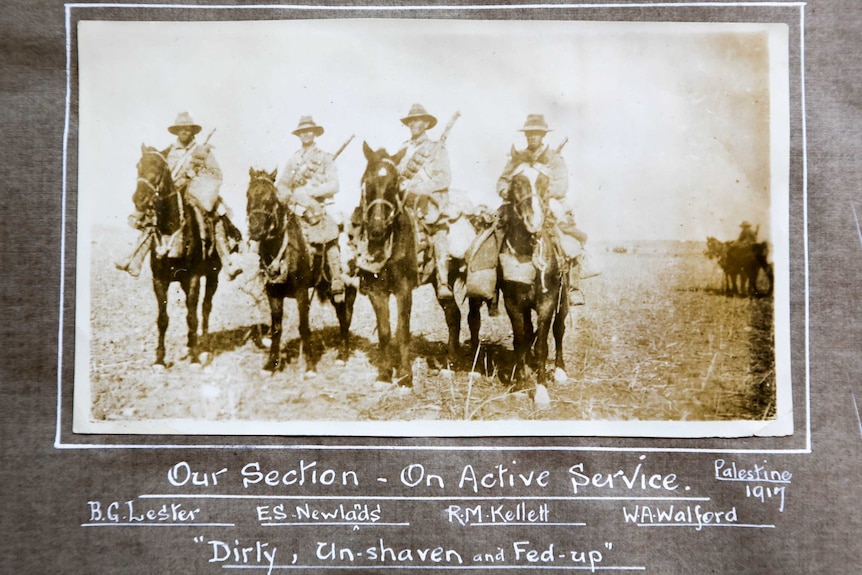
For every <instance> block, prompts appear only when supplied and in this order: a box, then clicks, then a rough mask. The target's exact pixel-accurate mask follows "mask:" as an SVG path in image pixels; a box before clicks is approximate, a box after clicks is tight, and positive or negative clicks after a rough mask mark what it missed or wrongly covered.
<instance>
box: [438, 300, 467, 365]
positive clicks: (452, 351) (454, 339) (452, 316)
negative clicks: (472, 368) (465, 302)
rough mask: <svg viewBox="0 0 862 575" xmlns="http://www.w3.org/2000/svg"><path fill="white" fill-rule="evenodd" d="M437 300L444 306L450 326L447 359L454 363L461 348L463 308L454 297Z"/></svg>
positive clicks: (447, 322)
mask: <svg viewBox="0 0 862 575" xmlns="http://www.w3.org/2000/svg"><path fill="white" fill-rule="evenodd" d="M437 302H438V303H439V304H440V307H442V308H443V313H444V314H445V315H446V325H447V326H448V327H449V343H448V345H447V348H446V352H447V354H448V358H447V360H448V362H449V364H454V363H455V362H456V361H457V359H458V351H459V349H460V348H461V309H460V308H459V307H458V304H457V303H456V302H455V300H454V299H444V300H440V299H438V300H437Z"/></svg>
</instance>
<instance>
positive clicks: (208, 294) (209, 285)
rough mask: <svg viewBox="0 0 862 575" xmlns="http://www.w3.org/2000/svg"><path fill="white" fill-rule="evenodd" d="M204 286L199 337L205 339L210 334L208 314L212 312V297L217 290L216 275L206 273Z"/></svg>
mask: <svg viewBox="0 0 862 575" xmlns="http://www.w3.org/2000/svg"><path fill="white" fill-rule="evenodd" d="M204 277H205V278H206V280H205V284H204V301H203V303H202V304H201V337H203V338H206V337H207V335H209V332H210V314H211V313H212V310H213V297H214V296H215V292H216V290H217V289H218V274H217V273H207V274H206V275H205V276H204Z"/></svg>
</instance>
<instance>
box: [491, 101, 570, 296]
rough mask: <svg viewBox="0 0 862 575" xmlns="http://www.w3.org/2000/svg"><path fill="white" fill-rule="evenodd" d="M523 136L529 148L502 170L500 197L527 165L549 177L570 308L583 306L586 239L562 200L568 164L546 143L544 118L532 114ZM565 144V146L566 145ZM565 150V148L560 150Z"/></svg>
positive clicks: (550, 204)
mask: <svg viewBox="0 0 862 575" xmlns="http://www.w3.org/2000/svg"><path fill="white" fill-rule="evenodd" d="M520 131H521V132H523V133H524V136H525V137H526V139H527V148H526V149H525V150H522V151H515V150H514V149H513V150H512V153H511V154H510V156H509V161H508V162H507V163H506V166H505V167H504V168H503V173H502V174H501V175H500V178H499V179H498V180H497V193H498V194H500V196H502V197H503V199H504V201H505V199H506V194H507V193H508V190H509V186H510V185H511V183H512V177H513V175H514V174H515V172H516V170H517V168H518V167H519V166H520V165H521V164H523V163H524V161H525V159H526V161H527V162H528V163H529V164H530V165H531V166H533V167H534V168H537V169H538V170H539V171H540V172H542V173H543V174H545V175H546V176H547V177H548V188H547V191H546V197H545V198H544V199H545V200H546V201H547V202H548V207H549V208H550V213H551V214H552V215H553V223H554V226H555V228H556V229H557V230H558V232H559V233H558V234H557V235H558V239H559V246H560V249H561V250H562V251H563V253H564V254H565V257H566V259H567V260H568V262H569V266H570V273H569V305H572V306H576V305H583V304H584V296H583V293H581V290H580V279H581V265H580V260H581V257H582V255H583V246H584V244H585V243H586V241H587V235H586V233H584V232H583V231H581V230H580V229H578V227H577V226H576V225H575V220H574V217H573V214H572V210H571V209H570V208H569V207H567V206H566V205H565V204H564V203H563V200H564V199H565V197H566V193H567V192H568V188H569V176H568V171H567V169H566V162H565V161H564V160H563V157H562V156H561V155H560V149H557V150H553V149H551V148H550V147H548V145H547V144H546V143H544V138H545V135H546V134H547V133H548V132H550V131H551V129H550V128H548V124H547V123H546V122H545V117H544V115H542V114H529V115H528V116H527V121H526V122H525V123H524V127H523V128H521V130H520ZM564 143H565V142H564ZM560 147H561V148H562V146H560Z"/></svg>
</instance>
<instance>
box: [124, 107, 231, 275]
mask: <svg viewBox="0 0 862 575" xmlns="http://www.w3.org/2000/svg"><path fill="white" fill-rule="evenodd" d="M200 131H201V126H199V125H198V124H196V123H195V122H194V120H192V117H191V116H190V115H189V113H188V112H181V113H180V114H178V115H177V118H176V121H175V122H174V123H173V125H171V126H169V127H168V132H170V133H171V134H173V135H175V136H176V137H177V139H176V141H175V142H174V143H173V144H171V146H170V147H169V148H167V149H166V150H163V151H162V152H161V154H162V156H163V157H164V158H165V160H166V161H167V164H168V167H169V168H170V170H171V176H172V179H173V181H174V186H175V187H176V189H177V190H178V191H180V192H181V193H183V194H185V196H186V197H187V198H188V200H189V202H190V203H191V205H192V207H193V210H192V211H193V212H194V215H195V218H196V219H197V223H198V229H199V230H200V234H201V240H202V244H203V245H204V246H207V245H210V242H208V241H207V238H208V237H211V238H212V244H214V245H215V249H216V252H217V253H218V255H219V259H220V260H221V263H222V266H223V268H224V270H225V273H226V274H227V276H228V279H229V280H233V279H234V278H235V277H236V276H238V275H239V274H240V273H242V269H241V268H240V267H239V266H237V265H236V264H235V263H234V262H233V261H232V248H231V245H230V243H229V239H228V235H230V236H231V237H232V238H236V237H237V236H238V230H237V229H236V227H235V226H234V225H233V223H231V221H230V218H229V209H228V208H227V206H226V205H225V204H224V202H223V201H222V199H221V196H220V195H219V188H220V187H221V183H222V172H221V168H220V167H219V164H218V162H217V161H216V159H215V156H214V155H213V153H212V146H211V145H210V144H209V137H208V138H207V140H206V141H205V142H203V143H199V142H197V141H196V140H195V136H196V135H197V134H199V133H200ZM210 136H212V133H210ZM149 218H150V215H148V214H141V213H134V214H132V215H131V216H130V217H129V223H130V225H132V226H133V227H135V228H137V229H140V230H142V233H141V236H140V239H139V241H138V244H137V247H136V248H135V250H134V251H133V253H132V254H131V255H130V256H128V257H126V258H124V259H122V260H120V261H118V262H116V263H115V265H116V267H117V269H119V270H122V271H125V272H128V273H129V274H130V275H132V276H133V277H138V275H139V274H140V273H141V266H142V265H143V261H144V258H145V257H146V255H147V252H148V251H149V247H150V242H151V241H152V234H151V233H150V230H149V226H151V225H152V222H150V221H149ZM210 249H211V248H210Z"/></svg>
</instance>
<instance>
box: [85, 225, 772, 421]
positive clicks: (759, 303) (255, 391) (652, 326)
mask: <svg viewBox="0 0 862 575" xmlns="http://www.w3.org/2000/svg"><path fill="white" fill-rule="evenodd" d="M134 238H135V232H134V231H133V230H130V229H120V228H108V227H97V228H95V229H94V231H93V234H92V236H91V238H90V244H89V246H88V247H89V248H90V253H89V257H90V263H91V267H92V273H91V280H90V286H91V287H90V289H91V293H90V308H89V310H87V309H86V308H83V309H81V308H79V309H78V312H77V313H78V314H82V313H83V314H87V313H89V325H90V341H89V349H90V368H89V384H90V399H91V402H90V410H91V418H92V419H93V420H96V421H140V420H160V419H175V418H179V419H188V418H191V419H201V420H207V421H222V420H238V421H245V420H254V421H304V420H344V421H401V420H418V419H422V420H428V419H431V420H498V419H540V420H578V421H583V420H670V421H683V420H685V421H721V420H737V419H748V420H754V419H768V418H771V417H773V416H774V412H775V397H776V396H775V393H776V392H775V369H774V367H775V358H774V344H773V341H774V333H773V331H774V330H773V301H772V298H771V297H764V298H758V299H751V298H747V297H729V296H726V295H724V294H723V293H721V291H720V289H721V287H722V285H723V283H722V282H723V279H722V274H721V272H720V270H719V269H718V266H717V265H716V263H715V262H714V261H710V260H708V259H707V258H706V257H705V256H704V255H703V250H704V248H705V242H621V243H619V244H606V245H600V244H596V245H592V246H588V248H589V249H590V253H591V258H592V260H593V264H594V265H595V266H596V267H597V268H598V269H599V270H600V271H601V274H600V275H599V276H597V277H595V278H591V279H588V280H584V281H583V283H582V289H583V291H584V293H585V297H586V302H587V303H586V305H585V306H582V307H579V308H576V311H575V312H574V313H573V314H571V315H570V317H569V319H568V327H567V331H566V337H565V345H564V351H565V358H566V368H567V369H566V372H567V373H566V375H567V377H566V379H565V381H562V380H560V381H555V382H552V383H551V384H550V386H549V389H548V392H549V396H550V405H549V406H542V408H541V409H540V408H538V407H537V405H536V404H535V403H534V402H533V401H532V400H531V398H530V397H529V396H528V394H527V393H525V392H516V393H515V392H512V391H511V389H510V383H509V381H508V374H509V373H510V371H511V365H512V363H511V361H512V358H511V355H512V353H511V345H512V344H511V325H510V324H509V320H508V317H507V316H506V314H505V311H504V308H503V307H502V304H501V305H500V313H499V315H497V316H496V317H490V316H489V315H488V310H487V309H483V318H482V319H483V324H482V334H481V338H482V346H481V348H480V350H479V353H478V354H477V355H475V356H471V354H470V353H469V351H468V350H467V347H468V346H467V345H466V342H468V341H469V332H468V329H467V325H466V323H467V322H466V311H467V310H466V308H467V306H466V303H464V304H463V305H462V313H463V318H462V329H461V333H462V344H464V345H463V347H464V352H463V358H462V359H461V361H459V362H457V363H456V364H455V365H448V364H446V363H445V334H446V325H445V322H444V318H443V313H442V311H441V310H440V308H439V306H438V305H437V303H436V301H435V299H434V293H433V289H432V288H431V287H430V286H423V287H421V288H419V289H418V290H417V291H416V292H415V299H414V305H413V316H412V333H413V344H412V350H413V353H414V355H415V357H416V359H415V361H414V387H413V388H412V389H406V388H399V387H398V386H394V385H391V384H387V383H382V382H377V381H375V379H376V375H377V368H376V366H375V361H376V354H377V352H376V342H377V338H376V333H375V327H374V326H375V320H374V314H373V312H372V310H371V306H370V305H369V303H368V300H367V299H366V298H365V297H364V296H362V295H360V296H359V297H358V298H357V302H356V306H355V312H354V320H353V324H352V327H351V335H352V354H351V357H350V359H349V360H348V361H347V362H346V363H340V362H336V360H335V355H336V352H335V344H336V341H337V322H336V319H335V314H334V312H333V310H332V308H331V306H329V305H328V304H321V303H320V302H319V301H317V300H316V298H315V302H314V304H313V306H312V310H311V322H312V329H313V331H314V336H315V341H316V345H320V346H321V347H322V349H323V350H324V351H323V355H322V359H321V360H320V362H319V364H318V365H317V370H316V372H314V373H308V372H307V371H306V365H305V362H304V360H303V356H302V354H300V353H299V344H298V334H297V330H296V321H297V312H296V306H295V305H294V303H293V302H292V301H288V302H287V303H286V306H285V308H286V310H287V312H286V314H285V321H284V325H285V334H284V338H283V342H284V348H285V354H286V356H287V357H288V358H289V362H287V363H286V365H285V366H284V368H283V369H282V370H281V371H278V372H276V373H274V374H268V373H264V372H262V371H261V367H262V365H263V363H264V361H265V359H266V350H265V349H264V347H263V344H262V341H261V340H262V339H264V340H265V332H266V330H267V329H268V324H269V309H268V304H267V302H266V300H265V299H264V298H263V297H262V295H263V294H262V285H261V284H260V279H259V277H256V276H255V274H254V273H253V271H251V270H254V268H255V263H254V260H253V258H254V256H252V255H249V254H246V255H245V256H244V257H245V258H247V261H246V262H245V263H246V266H245V269H246V270H249V271H246V273H244V274H243V275H241V276H240V278H238V279H237V280H236V281H234V282H227V281H226V280H225V279H224V277H222V281H221V283H220V285H219V289H218V292H217V293H216V295H215V299H214V309H213V313H212V316H211V321H210V334H209V336H208V337H207V338H206V339H205V340H204V346H205V349H207V350H208V357H207V358H206V361H205V362H204V365H203V366H193V365H191V364H190V363H189V362H188V360H187V359H184V358H183V355H184V346H185V339H186V337H185V332H186V325H185V303H184V296H183V293H182V291H181V290H180V288H179V285H177V284H174V285H173V286H172V287H171V292H170V294H171V298H170V302H169V313H170V318H171V323H170V327H169V329H168V334H167V361H168V368H167V369H165V370H163V371H156V370H154V369H153V367H152V365H151V364H152V362H153V360H154V358H155V347H156V337H157V331H156V321H155V320H156V312H157V310H156V302H155V296H154V295H153V290H152V281H151V275H150V272H149V269H148V266H145V269H144V272H143V273H142V274H141V276H140V277H139V278H137V279H135V278H132V277H130V276H129V275H127V274H125V273H123V272H120V271H117V270H116V269H114V266H113V261H114V260H115V259H116V258H118V257H119V256H120V255H122V254H124V253H126V251H127V250H128V249H129V247H130V246H131V243H132V241H133V240H134ZM704 239H705V238H704ZM458 296H459V301H460V298H461V297H462V296H463V292H462V293H461V294H458ZM79 333H80V331H79ZM80 337H81V336H79V338H80ZM77 345H78V346H81V345H87V342H86V341H81V340H79V341H78V342H77ZM551 347H552V350H553V344H551ZM551 357H553V351H552V353H551ZM79 378H80V374H79ZM76 385H83V382H82V381H76Z"/></svg>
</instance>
